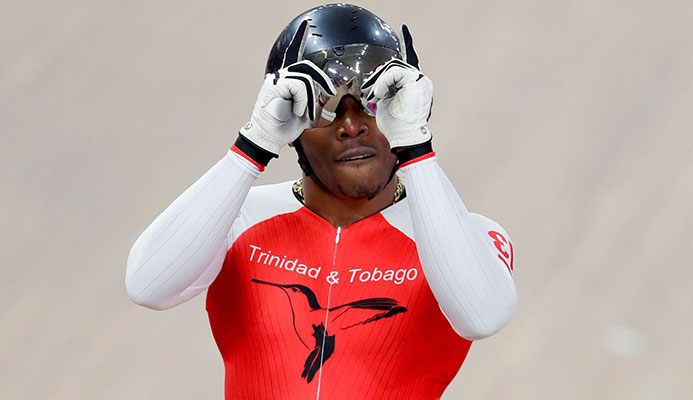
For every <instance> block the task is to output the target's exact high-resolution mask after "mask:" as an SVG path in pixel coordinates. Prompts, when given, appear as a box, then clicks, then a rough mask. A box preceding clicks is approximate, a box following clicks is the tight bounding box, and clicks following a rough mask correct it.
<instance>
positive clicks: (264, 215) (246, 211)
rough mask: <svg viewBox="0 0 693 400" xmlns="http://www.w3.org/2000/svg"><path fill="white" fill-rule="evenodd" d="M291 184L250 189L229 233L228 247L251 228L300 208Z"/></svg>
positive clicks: (282, 183)
mask: <svg viewBox="0 0 693 400" xmlns="http://www.w3.org/2000/svg"><path fill="white" fill-rule="evenodd" d="M293 184H294V181H286V182H281V183H275V184H271V185H261V186H254V187H252V188H251V189H250V192H249V193H248V196H247V197H246V199H245V201H244V202H243V206H242V207H241V211H240V213H239V215H238V218H237V219H236V221H235V222H234V224H233V228H232V229H231V232H229V245H231V243H233V241H234V240H235V238H237V237H238V236H239V235H240V234H241V233H243V232H244V231H245V230H246V229H248V228H250V227H251V226H253V225H256V224H258V223H260V222H262V221H265V220H268V219H270V218H273V217H275V216H277V215H281V214H287V213H290V212H294V211H296V210H298V209H299V208H301V207H302V206H303V204H301V203H300V202H299V201H298V199H296V197H295V196H294V194H293V191H292V189H291V187H292V186H293Z"/></svg>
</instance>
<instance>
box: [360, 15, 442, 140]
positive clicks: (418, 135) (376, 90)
mask: <svg viewBox="0 0 693 400" xmlns="http://www.w3.org/2000/svg"><path fill="white" fill-rule="evenodd" d="M402 39H403V43H402V54H403V55H404V60H405V61H406V62H404V61H402V60H397V59H392V60H390V61H388V62H387V63H385V64H384V65H382V66H381V67H379V68H378V69H377V70H376V71H375V73H373V75H371V76H370V77H369V78H368V79H367V80H366V81H365V82H364V83H363V85H361V91H363V92H364V93H367V94H368V97H367V100H368V102H369V103H375V104H377V110H376V113H375V120H376V123H377V124H378V128H379V129H380V131H382V132H383V134H384V135H385V137H387V140H388V141H389V142H390V147H391V148H393V149H395V148H398V147H410V146H414V145H419V144H422V143H426V142H428V141H430V140H431V131H430V130H429V129H428V126H427V125H428V118H429V117H430V115H431V107H432V106H433V82H431V80H430V79H429V78H428V77H427V76H425V75H424V74H422V73H421V71H420V69H419V59H418V56H417V55H416V51H415V50H414V46H413V42H412V37H411V34H410V33H409V29H408V28H407V26H406V25H402Z"/></svg>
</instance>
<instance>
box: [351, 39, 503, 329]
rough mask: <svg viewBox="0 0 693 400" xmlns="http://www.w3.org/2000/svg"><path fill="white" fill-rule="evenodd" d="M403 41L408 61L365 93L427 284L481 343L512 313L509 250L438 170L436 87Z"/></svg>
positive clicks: (454, 320)
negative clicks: (431, 124)
mask: <svg viewBox="0 0 693 400" xmlns="http://www.w3.org/2000/svg"><path fill="white" fill-rule="evenodd" d="M401 38H402V54H403V55H404V61H406V62H403V61H402V60H391V61H390V62H388V63H386V64H385V65H383V66H382V67H381V68H380V69H379V70H377V71H376V72H375V73H374V74H373V75H372V76H371V77H370V78H369V79H368V80H366V82H364V84H363V85H362V90H363V91H366V92H368V94H369V96H368V99H369V101H370V102H372V103H376V104H377V112H376V121H377V124H378V127H379V128H380V130H381V131H382V132H383V133H384V134H385V136H386V137H387V139H388V141H389V142H390V146H391V147H392V149H393V152H394V153H395V154H396V155H397V158H398V159H399V163H400V164H399V165H400V169H401V171H402V175H403V177H404V183H405V185H406V188H407V196H408V198H409V204H410V211H411V216H412V224H413V227H414V238H415V240H416V247H417V250H418V253H419V257H420V260H421V266H422V268H423V271H424V275H425V276H426V280H427V281H428V284H429V286H430V287H431V290H432V291H433V294H434V295H435V297H436V300H437V301H438V304H439V305H440V308H441V310H442V311H443V313H444V314H445V316H446V317H447V318H448V320H449V321H450V324H451V325H452V327H453V328H454V329H455V331H456V332H457V333H458V334H459V335H460V336H462V337H464V338H466V339H470V340H476V339H481V338H484V337H487V336H489V335H492V334H493V333H495V332H497V331H498V330H499V329H500V328H502V327H503V326H504V325H505V324H506V323H507V322H508V321H509V320H510V318H511V317H512V315H513V313H514V311H515V307H516V303H517V292H516V289H515V284H514V282H513V279H512V275H511V269H512V268H511V265H512V264H511V262H512V256H511V250H510V249H511V244H510V242H509V240H508V239H507V235H506V234H505V233H504V232H503V231H502V229H501V228H500V227H499V226H497V225H495V227H494V228H492V229H490V230H489V229H487V228H486V227H485V226H481V225H484V224H485V223H486V222H485V220H482V217H480V216H476V215H472V214H470V213H469V212H468V211H467V208H466V207H465V206H464V203H463V202H462V200H461V199H460V197H459V196H458V194H457V192H456V191H455V189H454V187H453V186H452V184H451V183H450V181H449V180H448V178H447V176H446V175H445V174H444V173H443V171H442V170H441V168H440V166H439V165H438V163H437V161H436V159H435V154H434V153H433V150H432V147H431V132H430V130H429V129H428V126H427V124H428V118H429V116H430V112H431V106H432V103H433V84H432V82H431V80H430V79H429V78H428V77H426V76H425V75H424V74H422V73H421V70H420V68H419V60H418V57H417V55H416V52H415V50H414V46H413V43H412V39H411V35H410V34H409V30H408V29H407V27H406V26H402V36H401ZM491 224H493V223H492V222H491ZM496 227H497V229H495V228H496ZM494 229H495V230H494ZM493 232H495V233H493ZM504 246H506V247H504ZM509 251H510V253H509ZM506 255H507V256H508V257H507V258H505V257H506ZM506 264H507V266H506Z"/></svg>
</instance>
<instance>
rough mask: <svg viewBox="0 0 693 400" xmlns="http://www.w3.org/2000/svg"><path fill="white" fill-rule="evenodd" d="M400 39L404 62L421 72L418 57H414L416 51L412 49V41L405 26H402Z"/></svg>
mask: <svg viewBox="0 0 693 400" xmlns="http://www.w3.org/2000/svg"><path fill="white" fill-rule="evenodd" d="M400 37H401V38H402V43H401V45H400V46H401V53H402V56H403V57H404V61H405V62H406V63H407V64H409V65H411V66H412V67H414V68H416V69H418V70H419V71H421V67H419V56H418V55H416V50H415V49H414V40H413V39H412V37H411V33H410V32H409V28H407V26H406V25H402V31H401V35H400Z"/></svg>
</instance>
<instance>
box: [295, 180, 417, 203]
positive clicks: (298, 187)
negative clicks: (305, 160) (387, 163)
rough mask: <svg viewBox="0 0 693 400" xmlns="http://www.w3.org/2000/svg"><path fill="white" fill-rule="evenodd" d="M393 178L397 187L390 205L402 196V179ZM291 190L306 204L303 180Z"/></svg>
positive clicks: (296, 183)
mask: <svg viewBox="0 0 693 400" xmlns="http://www.w3.org/2000/svg"><path fill="white" fill-rule="evenodd" d="M395 178H397V187H396V188H395V196H394V199H393V200H392V204H395V203H397V202H398V201H400V199H401V198H402V195H403V194H404V183H402V178H400V177H399V175H395ZM291 190H293V191H294V194H295V195H296V197H298V199H299V200H300V201H301V203H303V204H306V199H305V197H304V196H303V178H298V180H297V181H296V182H294V184H293V186H292V187H291Z"/></svg>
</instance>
